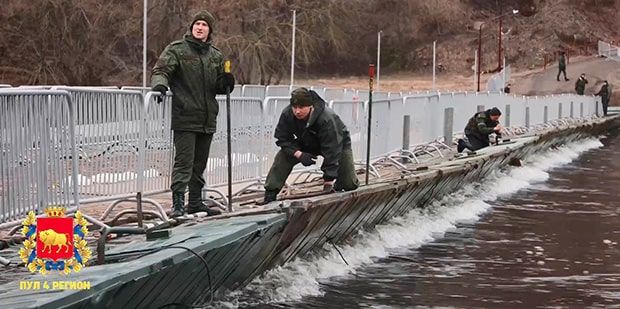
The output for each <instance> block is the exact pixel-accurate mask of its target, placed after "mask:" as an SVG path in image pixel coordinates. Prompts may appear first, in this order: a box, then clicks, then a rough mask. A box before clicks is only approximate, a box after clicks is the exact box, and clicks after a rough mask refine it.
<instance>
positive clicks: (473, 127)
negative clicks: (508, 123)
mask: <svg viewBox="0 0 620 309" xmlns="http://www.w3.org/2000/svg"><path fill="white" fill-rule="evenodd" d="M490 113H491V110H490V109H488V110H486V111H484V112H478V113H476V114H474V116H473V117H471V118H470V119H469V122H467V126H466V127H465V132H464V133H465V135H467V136H468V137H470V136H473V137H475V138H477V139H479V140H480V141H482V142H484V143H486V144H487V145H488V144H489V134H491V133H493V132H495V131H494V130H493V128H495V127H496V126H497V125H498V124H499V122H498V121H493V120H491V116H490Z"/></svg>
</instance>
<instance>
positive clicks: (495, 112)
mask: <svg viewBox="0 0 620 309" xmlns="http://www.w3.org/2000/svg"><path fill="white" fill-rule="evenodd" d="M489 111H490V112H489V115H491V116H501V115H502V112H501V111H500V110H499V108H497V107H493V108H491V109H490V110H489Z"/></svg>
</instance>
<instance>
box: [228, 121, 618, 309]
mask: <svg viewBox="0 0 620 309" xmlns="http://www.w3.org/2000/svg"><path fill="white" fill-rule="evenodd" d="M619 243H620V134H619V133H618V132H617V131H615V132H611V133H610V134H609V135H608V136H607V137H601V138H599V139H587V140H583V141H580V142H577V143H573V144H570V145H565V146H564V147H561V148H559V149H555V150H550V151H548V152H546V153H544V154H541V155H540V156H538V157H536V158H530V159H528V160H527V162H526V164H525V165H524V166H523V167H519V168H512V169H510V170H507V171H501V172H497V173H496V174H495V175H492V176H491V177H489V178H488V179H486V180H484V181H482V182H481V183H477V184H471V185H467V186H466V187H464V188H462V189H461V190H459V191H458V192H455V193H454V194H452V195H450V196H448V197H446V198H444V199H443V200H441V201H436V202H435V203H434V205H432V206H431V207H428V208H426V209H423V210H422V209H416V210H413V211H411V212H410V213H409V214H407V215H406V216H404V217H401V218H396V219H394V220H392V221H390V222H389V223H387V224H385V225H381V226H378V227H377V228H376V229H375V230H373V231H369V232H365V233H362V234H360V235H358V237H356V238H355V240H353V241H351V243H349V244H345V245H341V246H339V250H340V252H341V253H342V256H343V257H344V259H345V260H346V262H347V263H348V264H349V265H346V264H345V261H343V259H342V258H341V257H340V254H338V252H337V251H336V250H335V249H334V248H333V247H326V248H325V252H321V253H320V254H317V255H316V256H314V257H308V258H305V259H299V260H296V261H293V262H292V263H290V264H288V265H286V266H285V267H283V268H279V269H275V270H273V271H270V272H268V273H267V274H265V275H263V276H261V277H260V278H258V279H255V280H254V281H253V282H252V283H251V284H250V285H249V286H248V287H247V288H245V289H244V290H242V291H238V292H234V293H232V294H230V295H227V296H226V298H225V300H223V301H220V302H218V303H217V307H232V308H237V307H238V308H411V307H422V308H424V307H457V308H558V307H559V308H564V307H571V308H582V307H605V308H620V245H619Z"/></svg>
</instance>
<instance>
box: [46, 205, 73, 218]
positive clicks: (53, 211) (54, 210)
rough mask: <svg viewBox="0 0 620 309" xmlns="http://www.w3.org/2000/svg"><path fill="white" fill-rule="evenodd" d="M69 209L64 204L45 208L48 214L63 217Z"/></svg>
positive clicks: (51, 216) (53, 216) (52, 216)
mask: <svg viewBox="0 0 620 309" xmlns="http://www.w3.org/2000/svg"><path fill="white" fill-rule="evenodd" d="M66 210H67V209H66V208H65V207H62V206H50V207H47V208H45V210H44V211H45V214H47V216H48V217H50V218H62V217H64V216H65V211H66Z"/></svg>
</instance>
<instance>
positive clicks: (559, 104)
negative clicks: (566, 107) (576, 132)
mask: <svg viewBox="0 0 620 309" xmlns="http://www.w3.org/2000/svg"><path fill="white" fill-rule="evenodd" d="M558 118H559V119H561V118H562V102H560V103H558Z"/></svg>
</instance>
